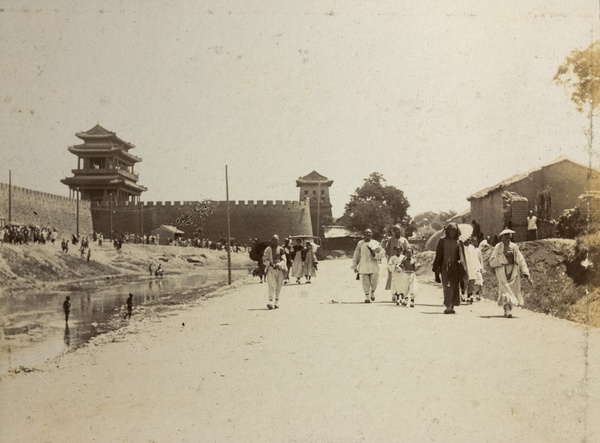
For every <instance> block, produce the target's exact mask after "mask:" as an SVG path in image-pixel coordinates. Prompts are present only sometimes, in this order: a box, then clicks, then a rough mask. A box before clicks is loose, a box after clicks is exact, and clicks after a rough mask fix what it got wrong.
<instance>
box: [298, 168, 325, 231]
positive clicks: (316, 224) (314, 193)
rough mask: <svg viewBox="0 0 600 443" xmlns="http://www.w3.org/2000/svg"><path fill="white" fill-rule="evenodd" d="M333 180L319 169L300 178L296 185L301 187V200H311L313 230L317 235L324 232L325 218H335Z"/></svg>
mask: <svg viewBox="0 0 600 443" xmlns="http://www.w3.org/2000/svg"><path fill="white" fill-rule="evenodd" d="M332 184H333V180H328V179H327V177H324V176H322V175H321V174H319V173H318V172H317V171H313V172H311V173H310V174H308V175H306V176H304V177H300V178H298V180H296V186H297V187H299V188H300V201H301V202H303V201H305V200H306V199H307V198H308V199H309V200H310V218H311V223H312V227H313V232H314V233H315V235H316V236H317V237H321V235H322V234H323V220H325V219H329V220H331V219H332V218H333V213H332V212H331V200H330V199H329V188H330V186H331V185H332Z"/></svg>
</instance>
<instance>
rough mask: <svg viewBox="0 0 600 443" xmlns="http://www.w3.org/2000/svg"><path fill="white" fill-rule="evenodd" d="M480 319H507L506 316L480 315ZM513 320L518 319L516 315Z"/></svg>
mask: <svg viewBox="0 0 600 443" xmlns="http://www.w3.org/2000/svg"><path fill="white" fill-rule="evenodd" d="M479 318H506V317H504V315H480V316H479ZM512 318H518V317H516V316H515V315H514V314H513V316H512Z"/></svg>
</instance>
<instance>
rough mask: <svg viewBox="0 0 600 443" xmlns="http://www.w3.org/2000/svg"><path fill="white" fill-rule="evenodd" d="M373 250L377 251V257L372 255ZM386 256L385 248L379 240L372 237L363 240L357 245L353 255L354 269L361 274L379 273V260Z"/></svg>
mask: <svg viewBox="0 0 600 443" xmlns="http://www.w3.org/2000/svg"><path fill="white" fill-rule="evenodd" d="M369 248H371V250H373V251H376V252H375V257H372V256H371V251H369ZM383 258H385V250H384V249H383V248H382V247H381V245H380V244H379V242H378V241H377V240H373V239H371V241H369V242H365V241H364V240H361V241H359V242H358V244H357V245H356V249H355V250H354V256H353V257H352V269H353V270H355V271H357V272H358V273H359V274H379V260H381V259H383Z"/></svg>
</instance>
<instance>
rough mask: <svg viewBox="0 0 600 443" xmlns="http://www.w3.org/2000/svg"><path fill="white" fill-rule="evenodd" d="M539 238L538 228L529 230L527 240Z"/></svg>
mask: <svg viewBox="0 0 600 443" xmlns="http://www.w3.org/2000/svg"><path fill="white" fill-rule="evenodd" d="M532 240H537V229H528V230H527V241H532Z"/></svg>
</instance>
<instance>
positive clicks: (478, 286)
mask: <svg viewBox="0 0 600 443" xmlns="http://www.w3.org/2000/svg"><path fill="white" fill-rule="evenodd" d="M473 240H475V237H473ZM472 243H473V246H474V248H475V257H476V258H477V260H476V263H475V288H474V289H475V296H476V300H477V301H479V300H481V290H482V287H483V254H482V253H481V249H479V247H478V246H477V243H475V242H474V241H472Z"/></svg>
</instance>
